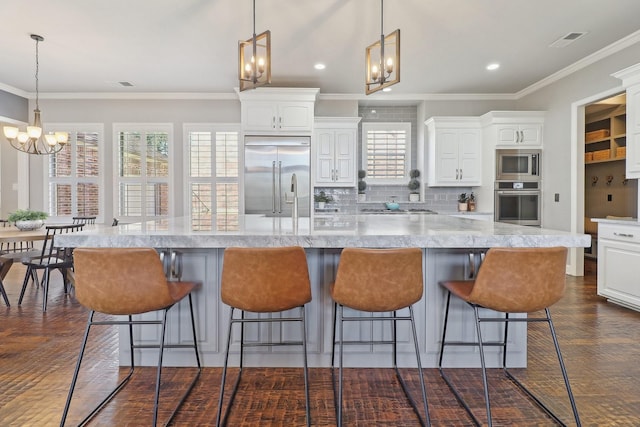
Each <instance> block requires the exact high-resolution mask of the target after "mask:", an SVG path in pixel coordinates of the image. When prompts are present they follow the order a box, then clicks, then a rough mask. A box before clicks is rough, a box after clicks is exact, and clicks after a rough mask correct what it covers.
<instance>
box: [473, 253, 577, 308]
mask: <svg viewBox="0 0 640 427" xmlns="http://www.w3.org/2000/svg"><path fill="white" fill-rule="evenodd" d="M566 262H567V248H565V247H553V248H491V249H489V250H488V251H487V254H486V256H485V258H484V261H483V262H482V266H481V267H480V270H479V271H478V276H477V278H476V281H475V284H474V286H473V289H472V291H471V293H470V294H469V298H468V300H469V302H472V303H475V304H479V305H481V306H483V307H486V308H491V309H493V310H497V311H502V312H507V313H530V312H532V311H538V310H542V309H544V308H546V307H549V306H551V305H553V304H555V303H556V302H557V301H558V300H559V299H560V298H562V296H563V295H564V289H565V270H566Z"/></svg>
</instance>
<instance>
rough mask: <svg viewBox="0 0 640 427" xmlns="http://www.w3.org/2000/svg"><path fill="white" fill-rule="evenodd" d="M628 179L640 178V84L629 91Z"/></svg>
mask: <svg viewBox="0 0 640 427" xmlns="http://www.w3.org/2000/svg"><path fill="white" fill-rule="evenodd" d="M626 158H627V159H626V161H627V164H626V168H627V172H626V175H627V178H640V84H637V85H634V86H631V87H630V88H628V89H627V148H626Z"/></svg>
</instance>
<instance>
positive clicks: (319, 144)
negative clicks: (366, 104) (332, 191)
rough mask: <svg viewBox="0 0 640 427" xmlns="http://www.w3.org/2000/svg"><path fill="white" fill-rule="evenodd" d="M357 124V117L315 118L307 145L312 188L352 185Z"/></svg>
mask: <svg viewBox="0 0 640 427" xmlns="http://www.w3.org/2000/svg"><path fill="white" fill-rule="evenodd" d="M359 121H360V118H359V117H316V119H315V125H314V131H313V143H312V144H311V153H312V155H311V157H312V159H313V160H312V161H313V168H314V170H313V185H319V186H324V187H354V186H355V185H356V175H357V174H356V150H357V135H358V122H359Z"/></svg>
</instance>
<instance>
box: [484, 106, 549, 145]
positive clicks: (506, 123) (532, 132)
mask: <svg viewBox="0 0 640 427" xmlns="http://www.w3.org/2000/svg"><path fill="white" fill-rule="evenodd" d="M482 120H483V123H484V124H485V125H487V124H488V125H490V126H491V128H490V129H489V134H490V137H491V139H492V140H493V141H491V142H490V143H492V144H495V146H496V148H501V147H502V148H541V147H542V130H543V124H544V112H542V111H490V112H489V113H487V114H485V115H483V116H482Z"/></svg>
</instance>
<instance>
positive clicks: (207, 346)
mask: <svg viewBox="0 0 640 427" xmlns="http://www.w3.org/2000/svg"><path fill="white" fill-rule="evenodd" d="M55 244H56V245H58V246H65V247H143V246H148V247H154V248H156V249H157V250H159V251H160V252H161V253H163V254H164V259H165V261H166V266H167V274H169V275H173V276H175V277H177V276H180V277H182V279H184V280H193V281H199V282H202V283H203V286H202V287H201V289H199V290H198V291H197V292H196V295H195V296H196V298H195V301H196V311H197V324H198V325H197V327H198V334H199V340H200V341H201V342H200V349H201V351H202V353H203V359H204V363H205V365H208V366H221V365H222V361H223V351H222V347H223V345H222V343H223V342H224V340H225V339H226V330H227V325H228V321H227V319H228V307H226V306H225V305H224V304H223V303H222V302H220V299H219V292H220V291H219V285H220V274H221V269H222V261H223V254H224V249H225V248H227V247H231V246H270V247H273V246H290V245H298V246H302V247H303V248H305V251H306V253H307V259H308V263H309V274H310V278H311V285H312V295H313V300H312V301H311V303H309V304H308V306H307V316H308V317H307V319H308V320H307V329H308V351H309V363H310V366H329V365H330V354H331V325H332V307H333V304H332V301H331V298H330V295H329V286H330V284H331V283H332V281H333V278H334V277H335V271H336V267H337V264H338V260H339V256H340V250H341V249H342V248H345V247H372V248H389V247H419V248H422V249H423V253H424V256H423V267H424V284H425V291H424V295H423V298H422V299H421V300H420V301H419V302H418V303H417V304H416V305H415V306H414V308H415V315H416V321H417V328H418V341H419V346H420V350H421V354H422V359H423V363H424V365H425V366H427V367H433V366H436V355H437V352H438V343H439V340H440V334H441V324H442V318H443V308H444V297H445V296H444V293H443V292H442V291H441V289H440V288H439V286H438V281H440V280H445V279H452V278H460V279H461V278H465V277H469V276H470V275H472V274H473V271H474V270H475V269H476V268H477V266H478V264H479V259H480V256H479V255H480V253H482V252H483V251H485V250H486V249H487V248H491V247H543V246H545V247H548V246H566V247H586V246H588V245H589V244H590V237H589V236H588V235H584V234H575V233H568V232H563V231H557V230H547V229H541V228H535V227H523V226H517V225H512V224H505V223H494V222H486V221H477V220H473V219H466V218H456V217H452V216H446V215H430V214H421V213H407V214H394V215H327V216H317V217H315V218H299V219H298V220H297V221H293V220H292V219H291V218H274V217H265V216H261V215H241V216H240V217H239V218H236V217H229V218H223V217H217V218H216V217H214V218H213V219H212V221H211V223H209V224H208V225H198V226H194V225H192V221H191V219H190V218H188V217H182V218H174V219H165V220H158V221H150V222H146V223H137V224H128V225H121V226H118V227H97V228H96V229H93V230H86V231H82V232H80V233H74V234H66V235H61V236H59V237H57V238H56V241H55ZM132 285H133V284H132ZM452 310H454V311H452V318H451V319H450V325H451V326H450V331H451V332H452V333H454V334H456V335H458V338H459V339H470V338H473V336H474V334H475V332H474V324H473V315H472V311H471V310H468V309H466V307H463V306H462V304H459V305H455V306H452ZM148 316H156V314H150V315H148ZM170 317H171V320H170V324H171V326H170V327H169V330H168V334H167V337H168V340H169V342H181V341H182V340H183V339H188V337H189V336H190V334H189V330H188V322H187V320H188V310H187V309H186V307H182V306H180V307H178V309H177V310H176V309H174V310H171V312H170ZM372 323H374V324H372V325H370V326H369V327H365V326H362V327H359V328H356V327H352V328H347V329H346V330H345V332H346V334H345V335H346V336H345V339H348V340H352V339H353V340H357V339H369V338H374V339H376V338H386V339H388V337H389V334H390V330H389V327H388V326H387V325H380V324H379V322H377V323H376V322H372ZM251 326H255V328H251V327H249V328H248V329H247V330H246V332H245V335H246V339H248V340H258V339H264V338H266V337H274V338H280V337H284V338H285V339H299V337H297V336H296V335H297V331H295V330H293V329H297V328H289V327H287V325H284V326H282V325H276V324H274V325H251ZM485 327H486V332H483V334H486V336H488V337H489V338H491V337H494V338H497V337H498V335H499V333H500V329H501V328H500V326H499V325H492V324H487V325H485ZM401 329H402V328H401ZM152 332H153V331H149V329H147V330H146V332H140V331H137V332H136V334H137V336H136V340H137V341H138V342H141V343H152V342H155V340H156V339H157V333H152ZM121 336H124V334H122V335H121ZM183 337H184V338H183ZM398 339H399V342H400V345H399V346H398V351H399V362H400V363H404V362H406V363H410V362H408V361H410V360H411V354H412V352H413V350H412V349H411V346H412V343H411V341H410V334H409V333H408V331H402V332H400V333H399V337H398ZM526 342H527V341H526V325H525V324H519V325H516V326H515V327H513V326H512V327H510V343H509V345H510V350H509V363H510V364H511V365H512V366H526ZM121 343H122V344H123V345H121V347H120V348H121V354H120V360H121V362H122V363H123V364H126V363H127V360H128V359H127V357H128V355H127V353H126V351H125V350H123V349H125V348H127V345H126V343H124V342H121ZM234 344H236V346H235V348H237V343H234ZM379 350H380V347H379V346H372V345H362V346H348V347H347V349H345V363H346V365H347V366H349V365H351V366H355V364H357V365H358V366H372V367H373V366H390V357H389V352H388V351H387V349H384V351H382V352H380V351H379ZM297 352H299V350H298V349H296V348H292V347H281V348H278V347H276V348H256V349H253V351H252V352H251V353H250V354H248V355H247V356H248V357H247V365H248V366H251V365H260V366H290V365H295V366H297V364H298V360H299V358H298V357H291V354H292V353H297ZM139 356H140V360H141V363H142V364H148V365H153V364H155V363H156V362H157V360H156V355H155V354H154V353H153V352H146V351H145V350H142V351H141V354H140V355H139ZM165 358H166V362H167V364H172V365H183V364H185V363H189V361H190V360H191V355H185V357H184V358H183V357H182V355H181V354H180V353H178V352H176V351H171V352H167V354H166V355H165ZM403 359H405V360H403ZM477 359H478V357H477V353H476V352H475V351H474V350H473V349H472V348H460V349H455V350H452V351H450V354H449V355H448V357H447V360H448V363H449V366H459V367H464V366H478V365H479V361H478V360H477ZM498 359H499V354H498V353H497V351H495V352H492V353H488V354H487V363H488V364H490V366H491V365H493V366H497V364H498Z"/></svg>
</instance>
